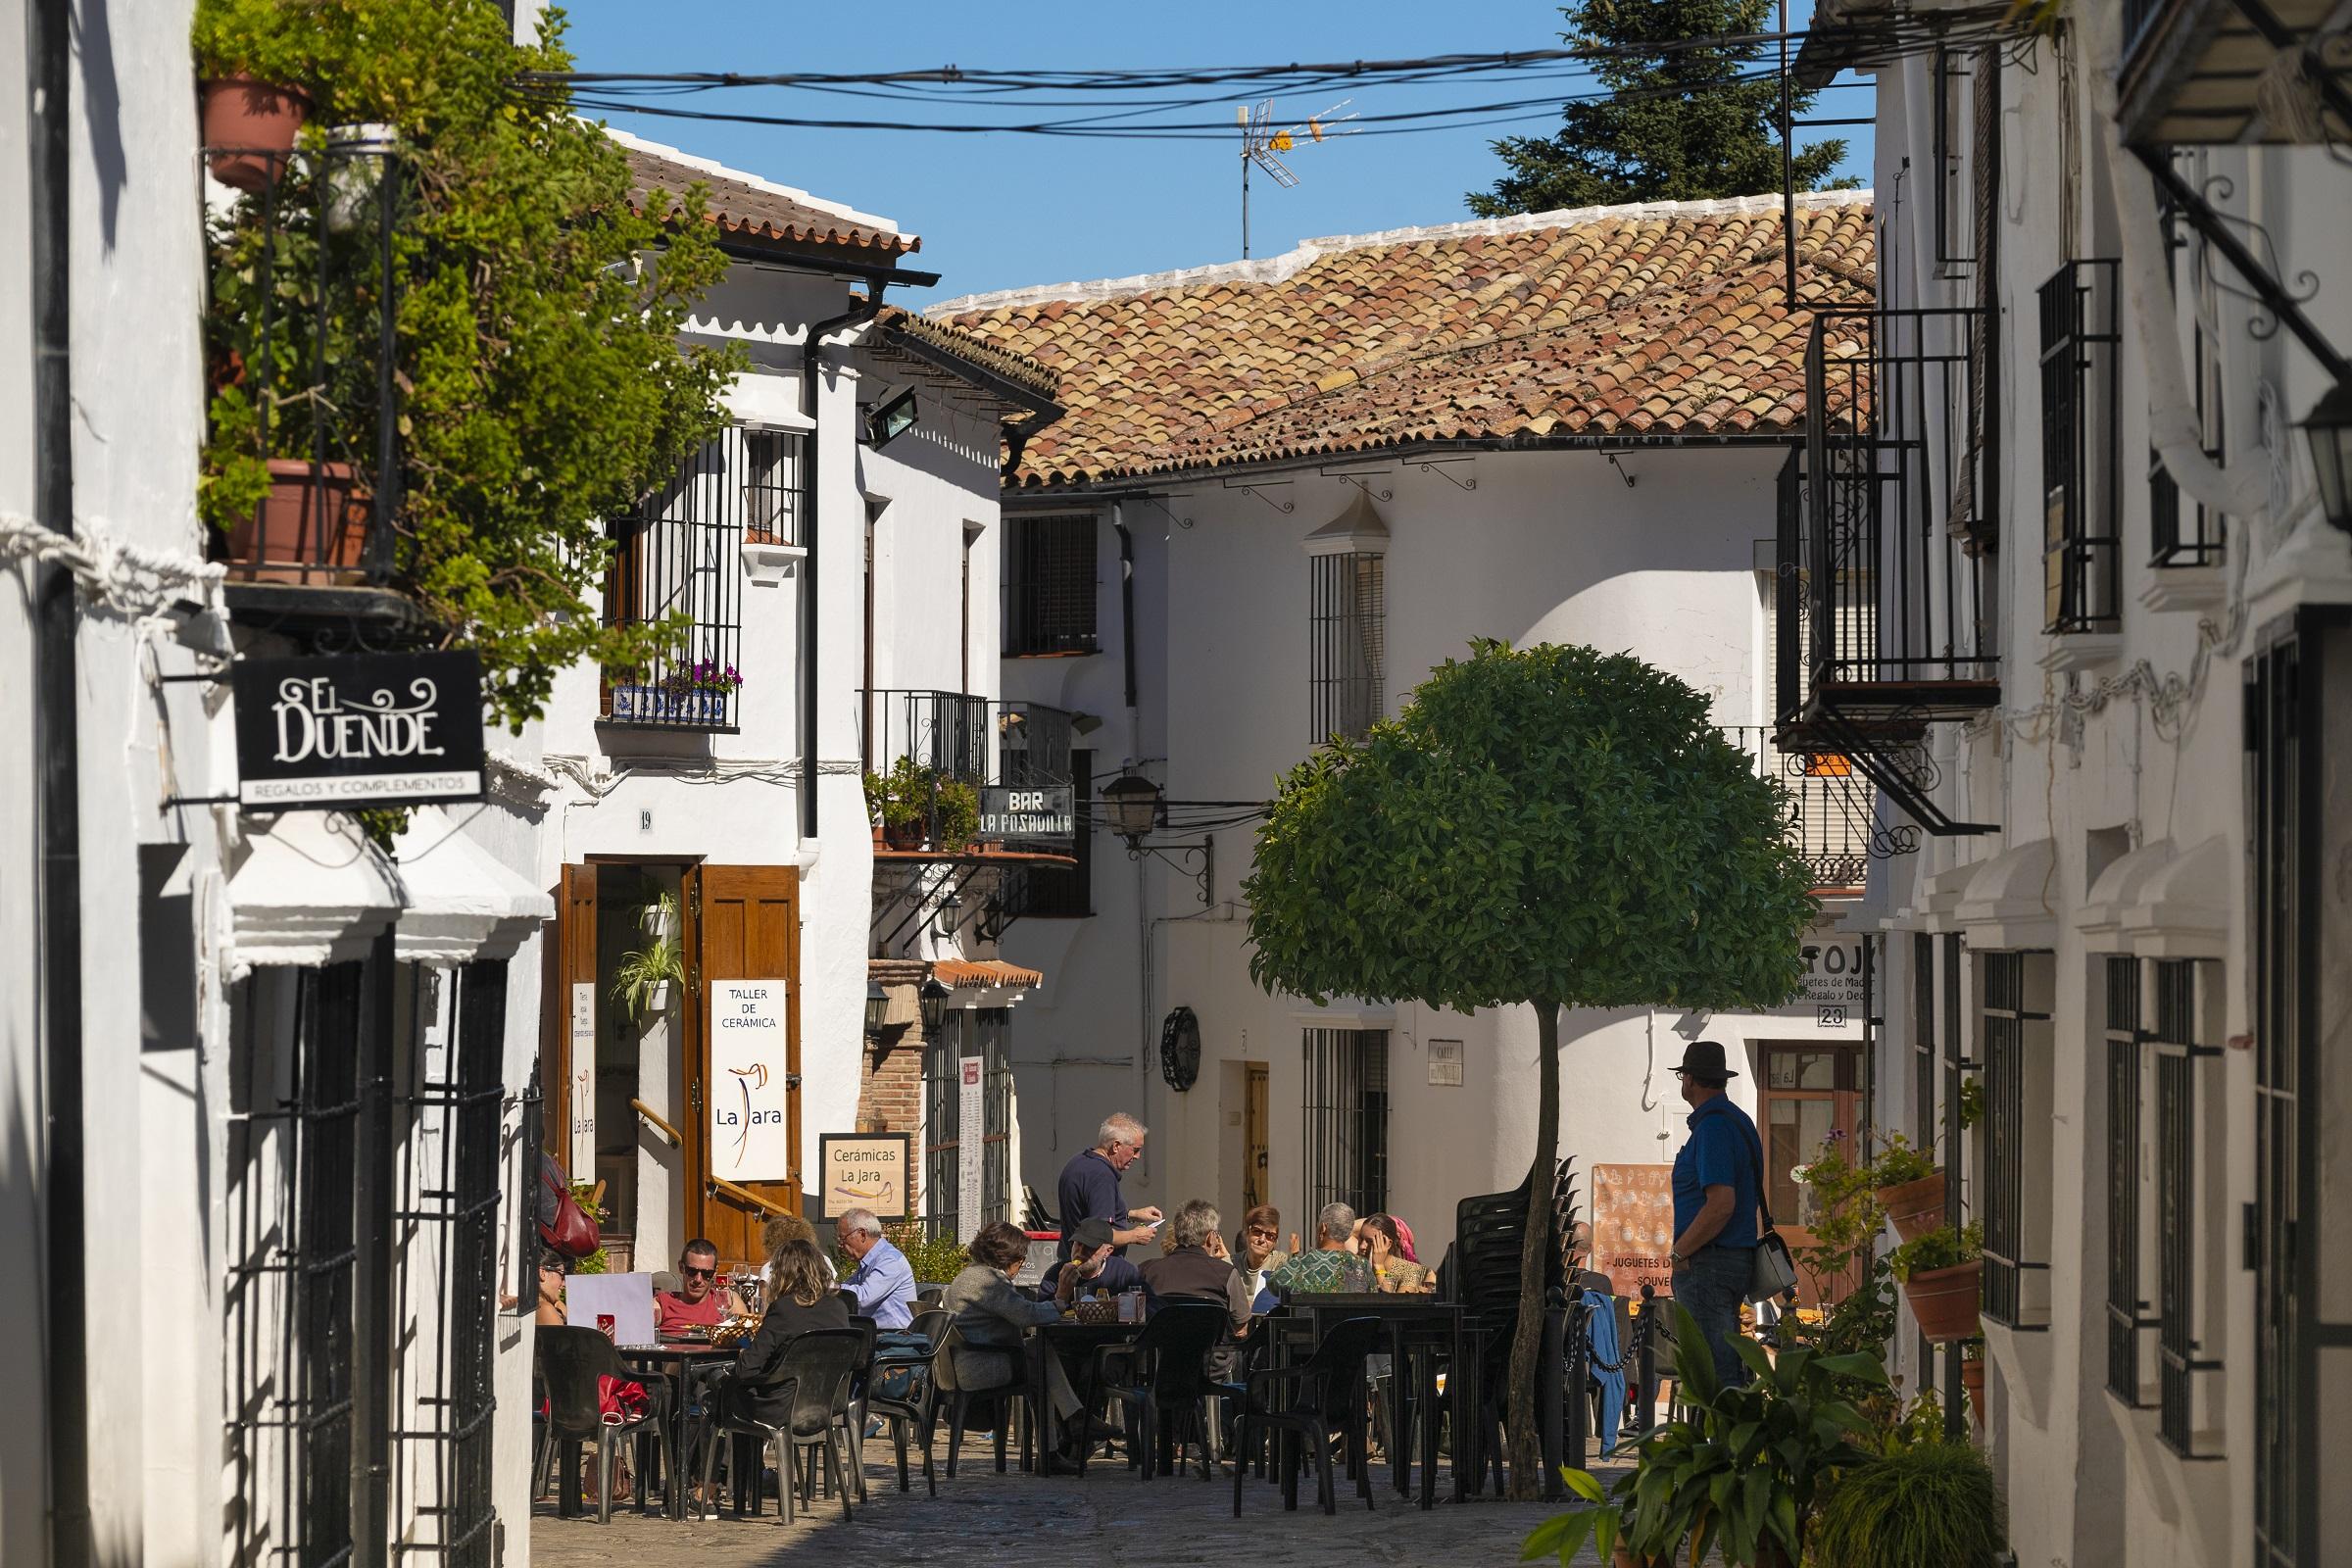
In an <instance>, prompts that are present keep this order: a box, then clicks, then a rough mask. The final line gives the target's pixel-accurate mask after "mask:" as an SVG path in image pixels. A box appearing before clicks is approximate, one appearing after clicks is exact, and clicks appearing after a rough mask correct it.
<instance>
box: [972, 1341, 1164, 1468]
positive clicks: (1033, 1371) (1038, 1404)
mask: <svg viewBox="0 0 2352 1568" xmlns="http://www.w3.org/2000/svg"><path fill="white" fill-rule="evenodd" d="M1143 1332H1144V1326H1143V1325H1142V1324H1141V1323H1080V1322H1078V1321H1077V1320H1076V1319H1074V1318H1063V1319H1062V1320H1061V1321H1060V1322H1058V1323H1046V1324H1041V1325H1040V1326H1039V1327H1038V1328H1037V1329H1035V1330H1034V1331H1033V1332H1032V1333H1031V1334H1030V1336H1029V1430H1030V1432H1031V1434H1032V1436H1033V1437H1034V1438H1035V1439H1036V1447H1037V1469H1038V1474H1040V1475H1049V1476H1050V1475H1053V1474H1054V1472H1055V1471H1056V1470H1058V1469H1059V1468H1060V1464H1059V1455H1058V1454H1056V1453H1055V1452H1054V1443H1053V1442H1052V1437H1053V1430H1054V1428H1053V1412H1054V1397H1053V1395H1052V1394H1051V1393H1049V1392H1048V1389H1047V1384H1046V1357H1047V1356H1049V1355H1058V1356H1061V1357H1062V1359H1063V1361H1064V1363H1065V1369H1066V1363H1068V1362H1070V1361H1075V1362H1077V1364H1078V1371H1077V1372H1076V1373H1073V1374H1072V1375H1071V1377H1070V1385H1071V1387H1073V1388H1077V1389H1078V1390H1079V1397H1081V1398H1086V1397H1089V1396H1090V1395H1092V1394H1093V1393H1095V1392H1097V1391H1094V1390H1091V1389H1087V1388H1083V1387H1081V1386H1080V1382H1081V1378H1082V1377H1083V1376H1084V1373H1085V1370H1086V1366H1087V1363H1088V1362H1089V1361H1091V1360H1093V1359H1094V1354H1095V1351H1096V1350H1097V1349H1098V1348H1101V1347H1103V1346H1105V1345H1126V1344H1130V1343H1132V1342H1133V1341H1134V1339H1135V1337H1136V1336H1137V1335H1139V1334H1141V1333H1143ZM1093 1413H1094V1412H1093V1410H1092V1409H1089V1410H1088V1411H1087V1414H1088V1415H1090V1416H1091V1415H1092V1414H1093ZM998 1419H1000V1420H1002V1419H1004V1417H1003V1416H999V1417H998Z"/></svg>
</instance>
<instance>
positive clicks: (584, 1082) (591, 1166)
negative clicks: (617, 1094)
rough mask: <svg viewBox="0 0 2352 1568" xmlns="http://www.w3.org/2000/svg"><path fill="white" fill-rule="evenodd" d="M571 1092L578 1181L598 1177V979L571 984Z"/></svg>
mask: <svg viewBox="0 0 2352 1568" xmlns="http://www.w3.org/2000/svg"><path fill="white" fill-rule="evenodd" d="M570 1081H571V1092H570V1093H569V1094H567V1095H565V1096H564V1100H565V1101H566V1102H567V1103H568V1108H569V1110H570V1113H571V1129H570V1132H571V1141H570V1144H569V1145H568V1150H569V1152H570V1155H571V1173H572V1175H573V1177H574V1179H576V1180H579V1181H584V1182H585V1181H594V1180H595V1179H596V982H595V981H593V980H578V981H574V982H573V983H572V987H571V1080H570Z"/></svg>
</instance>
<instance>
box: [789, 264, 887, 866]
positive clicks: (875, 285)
mask: <svg viewBox="0 0 2352 1568" xmlns="http://www.w3.org/2000/svg"><path fill="white" fill-rule="evenodd" d="M890 284H891V279H890V278H888V277H886V276H882V275H879V274H877V275H875V276H873V277H870V278H869V279H867V281H866V288H865V298H863V299H861V300H859V301H858V303H857V304H855V305H853V306H851V307H850V308H849V309H848V310H846V311H844V312H842V313H841V314H840V315H839V316H833V317H827V318H826V319H824V320H821V321H818V322H815V323H813V324H812V325H811V326H810V327H809V337H808V340H807V345H806V347H804V348H803V349H802V351H801V406H802V409H803V410H804V411H805V412H806V413H807V414H808V416H809V420H810V422H811V424H812V425H813V424H814V422H815V420H816V385H817V380H818V376H819V372H820V370H821V369H822V367H821V366H820V365H819V363H818V360H817V344H818V343H820V342H821V341H822V340H823V339H824V336H825V334H826V333H828V332H834V331H838V330H840V329H841V328H842V327H845V326H862V325H864V324H865V323H866V322H867V321H870V320H872V319H874V317H875V316H876V315H878V314H879V313H880V312H881V309H882V291H883V290H884V289H886V288H888V287H890ZM823 434H824V432H823V431H822V430H821V429H815V428H812V429H811V430H810V431H809V446H808V450H807V451H806V452H805V453H803V454H802V459H801V544H802V545H803V547H804V548H806V549H807V550H808V552H809V554H808V555H807V556H805V557H803V558H802V561H801V583H802V589H801V837H802V838H804V839H813V838H815V837H816V641H817V639H816V579H817V570H816V546H817V531H818V530H817V526H816V512H817V503H816V495H817V490H816V473H817V450H818V448H819V447H820V446H821V445H822V444H823V442H822V439H821V438H822V436H823ZM851 440H852V442H853V443H854V442H855V441H856V440H857V433H856V432H855V431H853V432H851Z"/></svg>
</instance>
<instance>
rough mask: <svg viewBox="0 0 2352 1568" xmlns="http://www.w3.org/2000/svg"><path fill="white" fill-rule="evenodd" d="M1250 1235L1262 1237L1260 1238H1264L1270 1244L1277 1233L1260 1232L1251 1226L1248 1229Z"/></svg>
mask: <svg viewBox="0 0 2352 1568" xmlns="http://www.w3.org/2000/svg"><path fill="white" fill-rule="evenodd" d="M1278 1234H1279V1233H1278V1232H1275V1231H1261V1230H1259V1229H1257V1228H1256V1227H1255V1226H1251V1227H1250V1235H1251V1236H1262V1237H1264V1238H1265V1239H1266V1240H1267V1241H1269V1242H1270V1241H1272V1240H1274V1238H1275V1236H1276V1235H1278Z"/></svg>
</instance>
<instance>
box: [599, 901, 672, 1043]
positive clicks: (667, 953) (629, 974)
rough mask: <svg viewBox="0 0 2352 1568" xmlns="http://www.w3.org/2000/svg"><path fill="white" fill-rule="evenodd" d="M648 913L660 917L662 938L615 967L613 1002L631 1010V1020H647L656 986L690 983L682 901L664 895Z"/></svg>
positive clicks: (625, 958)
mask: <svg viewBox="0 0 2352 1568" xmlns="http://www.w3.org/2000/svg"><path fill="white" fill-rule="evenodd" d="M646 910H647V912H648V913H651V914H654V915H655V916H656V919H655V921H654V923H655V924H656V925H658V926H660V927H661V930H660V932H659V934H657V935H656V936H655V937H654V939H653V941H651V942H649V943H647V944H646V945H645V946H644V947H642V948H640V949H638V950H637V951H636V952H634V953H624V954H622V955H621V956H620V961H619V962H618V963H616V964H614V965H613V1000H614V1001H616V1002H618V1003H619V1004H620V1005H622V1006H624V1007H626V1008H628V1009H629V1016H630V1017H631V1018H643V1017H644V1015H645V1009H646V1007H647V1006H648V1005H651V1003H652V1002H653V996H654V988H655V987H656V986H661V985H668V984H675V985H681V986H682V985H684V984H685V983H686V959H685V955H684V953H683V952H682V950H681V949H680V948H679V945H678V938H677V930H678V901H677V900H676V899H675V898H674V897H672V896H671V895H669V894H667V893H664V894H662V896H661V897H660V898H658V899H656V900H655V901H654V902H653V903H652V904H650V905H648V906H646Z"/></svg>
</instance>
